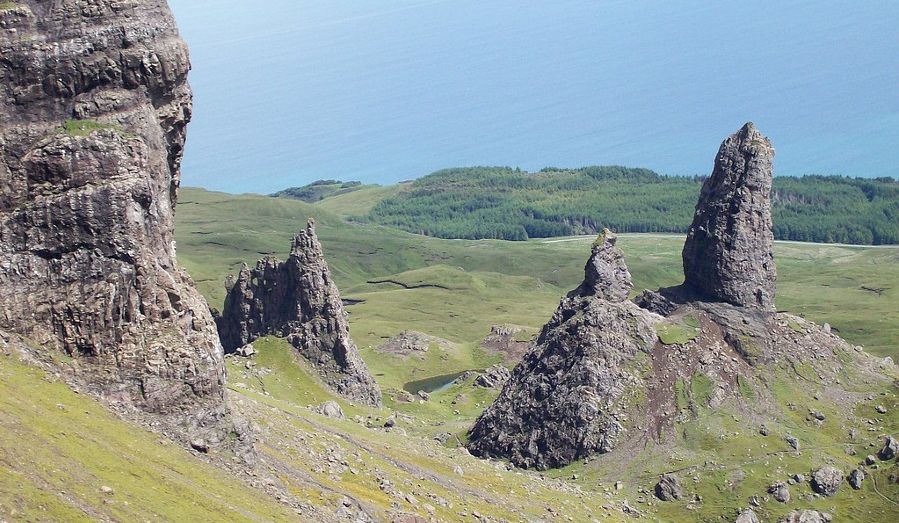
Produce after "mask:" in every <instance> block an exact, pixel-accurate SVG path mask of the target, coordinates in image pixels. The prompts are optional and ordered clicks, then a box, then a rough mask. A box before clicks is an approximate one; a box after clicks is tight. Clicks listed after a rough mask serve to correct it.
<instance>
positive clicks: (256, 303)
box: [216, 220, 381, 406]
mask: <svg viewBox="0 0 899 523" xmlns="http://www.w3.org/2000/svg"><path fill="white" fill-rule="evenodd" d="M229 285H230V288H229V289H228V295H227V296H226V298H225V306H224V310H223V311H222V314H221V316H220V317H218V318H217V320H216V322H217V323H218V327H219V335H220V336H221V341H222V345H223V346H224V347H225V350H226V351H234V350H236V349H237V348H238V347H242V346H244V345H246V344H247V343H250V342H252V341H253V340H256V339H257V338H260V337H262V336H267V335H276V336H281V337H284V338H286V339H287V341H288V342H289V343H290V344H291V345H292V346H293V347H294V348H295V349H296V350H297V351H298V352H299V353H300V355H302V356H303V357H304V358H306V360H308V361H309V362H310V363H311V364H312V365H313V366H314V367H315V368H316V369H317V370H318V371H319V373H320V374H321V376H322V378H323V380H324V381H325V383H327V384H328V385H329V386H330V387H331V388H333V389H334V390H335V391H336V392H337V393H339V394H341V395H343V396H345V397H347V398H348V399H350V400H353V401H357V402H359V403H363V404H366V405H372V406H379V405H380V404H381V392H380V389H379V388H378V385H377V383H375V380H374V378H373V377H372V376H371V374H370V373H369V371H368V367H366V365H365V362H364V361H362V358H361V357H360V356H359V350H358V349H357V348H356V344H355V343H353V340H352V339H351V338H350V333H349V323H348V321H347V313H346V311H345V310H344V308H343V302H342V301H341V299H340V293H339V292H338V290H337V286H336V285H335V284H334V281H333V279H332V278H331V271H330V270H329V269H328V265H327V263H325V257H324V254H323V253H322V247H321V244H320V243H319V241H318V238H317V237H316V235H315V224H314V222H313V221H312V220H309V223H308V224H307V225H306V228H305V229H303V230H302V231H301V232H300V233H299V234H297V235H296V237H294V239H293V246H292V249H291V252H290V257H289V258H288V259H287V261H284V262H281V261H279V260H277V259H276V258H273V257H267V258H264V259H262V260H259V261H258V262H257V263H256V267H255V268H253V269H250V268H249V267H247V266H246V265H244V266H243V268H241V270H240V273H239V274H238V275H237V279H236V280H233V281H231V282H229Z"/></svg>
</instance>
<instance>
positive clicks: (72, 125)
mask: <svg viewBox="0 0 899 523" xmlns="http://www.w3.org/2000/svg"><path fill="white" fill-rule="evenodd" d="M63 129H64V130H65V132H66V133H68V134H69V135H71V136H87V135H89V134H91V133H92V132H94V131H99V130H102V129H113V130H116V131H120V130H121V128H120V127H119V126H117V125H113V124H107V123H101V122H97V121H95V120H66V123H65V125H63Z"/></svg>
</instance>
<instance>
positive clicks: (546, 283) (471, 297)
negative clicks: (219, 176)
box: [175, 189, 899, 372]
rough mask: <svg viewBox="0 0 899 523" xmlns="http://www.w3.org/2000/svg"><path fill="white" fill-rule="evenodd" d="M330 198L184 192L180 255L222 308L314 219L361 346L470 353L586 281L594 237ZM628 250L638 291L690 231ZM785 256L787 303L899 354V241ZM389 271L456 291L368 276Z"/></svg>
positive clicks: (782, 298) (671, 266)
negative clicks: (366, 212) (256, 266)
mask: <svg viewBox="0 0 899 523" xmlns="http://www.w3.org/2000/svg"><path fill="white" fill-rule="evenodd" d="M360 191H361V190H360ZM360 191H357V192H360ZM354 194H355V193H354ZM328 200H329V199H326V200H324V201H323V202H327V201H328ZM323 202H322V203H323ZM322 203H318V204H315V205H312V204H307V203H304V202H300V201H294V200H288V199H283V198H270V197H267V196H253V195H242V196H235V195H226V194H223V193H214V192H208V191H204V190H199V189H182V191H181V195H180V200H179V205H178V212H177V215H176V220H177V227H176V229H175V231H176V238H177V240H178V260H179V262H180V263H181V264H183V265H184V266H185V267H186V268H187V269H188V271H189V272H190V274H191V275H192V276H193V278H194V280H195V281H196V282H197V284H198V287H199V288H200V291H201V292H202V293H203V294H204V295H205V296H206V297H207V299H209V301H210V304H211V305H212V306H214V307H219V308H220V307H221V304H222V301H223V300H224V285H223V281H224V278H225V276H226V275H227V274H229V273H234V272H236V270H237V268H238V267H239V265H240V263H242V262H247V263H250V264H253V263H255V261H256V260H257V259H258V258H260V257H261V256H263V255H265V254H275V255H278V256H280V257H282V258H283V257H286V255H287V252H288V251H289V249H290V240H291V238H292V237H293V235H294V234H295V233H296V232H297V231H299V230H300V228H302V227H303V226H304V225H305V223H306V219H307V218H308V217H315V218H316V220H317V224H318V225H317V231H318V234H319V238H320V239H321V241H322V244H323V247H324V250H325V255H326V257H327V260H328V264H329V266H330V267H331V270H332V272H333V274H334V278H335V280H336V282H337V284H338V286H339V287H340V289H341V291H342V294H343V295H344V297H352V298H362V299H365V300H366V301H365V303H363V304H360V305H354V306H351V307H349V312H350V323H351V327H352V329H353V336H354V338H355V339H356V342H357V344H358V345H359V346H360V347H368V346H375V345H377V344H379V343H381V342H382V341H383V340H384V339H386V337H389V336H392V335H395V334H397V333H399V332H400V331H402V330H405V329H412V330H418V331H422V332H425V333H427V334H431V335H435V336H439V337H441V338H445V339H448V340H450V341H451V342H454V343H457V344H460V345H463V346H466V345H467V346H468V349H466V350H471V348H472V347H473V346H474V345H476V343H477V342H478V341H479V340H480V339H482V338H483V337H484V336H486V335H487V334H488V333H489V329H490V326H491V325H493V324H499V323H511V324H515V325H522V326H524V327H527V328H529V329H532V330H536V329H538V328H539V327H540V326H541V325H542V324H543V323H544V322H545V321H546V319H548V318H549V317H550V316H551V315H552V312H553V311H554V310H555V307H556V306H557V305H558V300H559V298H560V297H561V296H562V295H563V294H564V293H565V292H567V291H568V290H570V289H572V288H574V287H575V286H577V284H578V283H579V282H580V281H581V279H583V267H584V263H585V262H586V260H587V257H588V256H589V251H590V243H591V242H592V241H593V240H594V239H595V236H591V237H571V238H554V239H546V240H531V241H527V242H509V241H500V240H443V239H438V238H431V237H424V236H418V235H413V234H408V233H405V232H401V231H397V230H394V229H390V228H385V227H380V226H375V225H358V224H347V223H346V222H344V221H343V220H342V219H341V218H340V217H339V216H338V215H336V214H334V213H332V212H329V211H327V210H326V209H324V208H322ZM618 245H619V246H620V247H621V248H622V250H623V251H624V254H625V257H626V260H627V263H628V266H629V268H630V271H631V274H632V275H633V279H634V286H635V289H637V290H640V289H644V288H658V287H661V286H669V285H675V284H677V283H680V281H682V272H681V265H680V251H681V247H682V246H683V238H682V237H681V236H677V235H663V234H646V235H641V234H634V235H631V234H623V235H620V236H619V241H618ZM775 254H776V257H777V258H776V259H777V264H778V295H777V305H778V308H779V309H781V310H787V311H790V312H793V313H795V314H797V315H800V316H803V317H805V318H807V319H809V320H811V321H814V322H817V323H824V322H828V323H830V324H831V325H832V326H833V328H834V329H835V331H837V332H838V333H839V334H840V335H841V336H843V337H845V338H846V339H848V340H849V341H851V342H852V343H856V344H859V345H862V346H864V347H865V348H866V350H868V351H870V352H872V353H875V354H879V355H883V356H888V355H891V356H893V357H894V358H896V359H899V346H897V343H896V340H899V308H897V307H895V306H894V305H893V304H894V303H896V302H899V247H882V248H870V247H841V246H834V245H819V244H801V243H790V242H776V243H775ZM390 278H394V279H395V278H404V280H403V281H404V283H410V282H412V283H418V284H421V283H429V282H430V283H436V284H438V285H444V284H447V283H448V284H449V285H448V286H450V287H452V288H450V289H440V288H434V287H430V288H428V287H425V288H419V289H412V290H407V289H402V288H399V287H397V286H396V285H390V284H368V283H366V282H367V281H369V280H382V279H390ZM406 279H407V280H408V281H407V280H406ZM430 280H433V281H430ZM866 289H875V291H872V290H866ZM635 292H636V291H635ZM685 324H686V321H685ZM687 326H688V327H692V325H687ZM451 370H455V369H449V370H447V372H450V371H451Z"/></svg>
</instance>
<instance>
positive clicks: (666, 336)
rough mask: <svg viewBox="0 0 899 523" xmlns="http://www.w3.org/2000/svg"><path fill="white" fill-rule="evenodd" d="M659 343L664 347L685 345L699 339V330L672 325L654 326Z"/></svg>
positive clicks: (661, 324)
mask: <svg viewBox="0 0 899 523" xmlns="http://www.w3.org/2000/svg"><path fill="white" fill-rule="evenodd" d="M656 333H657V334H658V336H659V341H661V342H662V343H663V344H665V345H685V344H687V343H689V342H691V341H693V340H695V339H696V338H697V337H699V329H697V328H696V327H689V326H685V325H678V324H673V323H660V324H658V325H656Z"/></svg>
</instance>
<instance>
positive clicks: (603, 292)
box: [573, 229, 634, 301]
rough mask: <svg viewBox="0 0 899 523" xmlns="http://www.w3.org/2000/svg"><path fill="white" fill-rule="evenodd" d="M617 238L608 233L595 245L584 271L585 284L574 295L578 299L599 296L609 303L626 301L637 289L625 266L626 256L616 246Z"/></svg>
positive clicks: (606, 231)
mask: <svg viewBox="0 0 899 523" xmlns="http://www.w3.org/2000/svg"><path fill="white" fill-rule="evenodd" d="M617 241H618V236H616V235H615V233H613V232H612V231H610V230H609V229H603V230H602V233H600V235H599V236H598V237H597V238H596V241H595V242H593V251H592V253H591V254H590V259H589V260H587V265H586V267H584V282H583V283H581V286H580V287H578V288H577V289H575V290H574V291H573V294H577V295H579V296H598V297H600V298H602V299H604V300H609V301H624V300H626V299H627V295H628V293H629V292H630V291H631V289H632V288H633V287H634V284H633V283H631V273H630V271H628V270H627V265H626V264H625V263H624V253H622V252H621V249H619V248H618V247H616V246H615V243H616V242H617Z"/></svg>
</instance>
